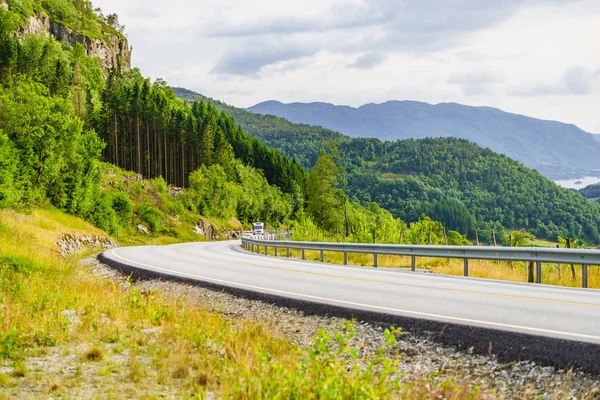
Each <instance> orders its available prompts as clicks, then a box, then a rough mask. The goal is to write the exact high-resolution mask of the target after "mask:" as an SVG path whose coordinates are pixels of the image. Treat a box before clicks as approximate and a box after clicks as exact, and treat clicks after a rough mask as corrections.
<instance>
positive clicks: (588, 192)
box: [578, 183, 600, 201]
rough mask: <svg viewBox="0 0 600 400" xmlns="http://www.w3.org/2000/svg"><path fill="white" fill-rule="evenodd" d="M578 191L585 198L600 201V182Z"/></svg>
mask: <svg viewBox="0 0 600 400" xmlns="http://www.w3.org/2000/svg"><path fill="white" fill-rule="evenodd" d="M578 192H579V193H580V194H581V195H582V196H583V197H585V198H588V199H592V200H596V201H600V183H596V184H594V185H589V186H586V187H584V188H583V189H580V190H579V191H578Z"/></svg>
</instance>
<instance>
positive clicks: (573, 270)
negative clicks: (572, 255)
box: [567, 239, 576, 280]
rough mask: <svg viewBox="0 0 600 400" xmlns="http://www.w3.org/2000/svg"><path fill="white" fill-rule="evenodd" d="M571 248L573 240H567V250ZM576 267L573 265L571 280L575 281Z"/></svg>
mask: <svg viewBox="0 0 600 400" xmlns="http://www.w3.org/2000/svg"><path fill="white" fill-rule="evenodd" d="M570 248H571V239H567V249H570ZM575 278H576V275H575V265H573V264H571V279H573V280H575Z"/></svg>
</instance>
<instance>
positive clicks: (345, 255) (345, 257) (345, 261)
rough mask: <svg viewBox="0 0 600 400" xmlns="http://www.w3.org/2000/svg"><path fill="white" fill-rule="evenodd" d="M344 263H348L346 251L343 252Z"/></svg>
mask: <svg viewBox="0 0 600 400" xmlns="http://www.w3.org/2000/svg"><path fill="white" fill-rule="evenodd" d="M344 265H348V252H347V251H345V252H344Z"/></svg>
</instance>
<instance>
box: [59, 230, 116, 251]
mask: <svg viewBox="0 0 600 400" xmlns="http://www.w3.org/2000/svg"><path fill="white" fill-rule="evenodd" d="M56 245H57V246H58V251H59V253H60V254H61V255H62V256H68V255H69V254H73V253H76V252H78V251H81V250H84V249H93V248H103V249H112V248H114V247H119V246H118V245H117V244H116V243H115V242H113V241H112V240H110V239H108V238H105V237H100V236H91V235H78V234H73V233H65V234H63V235H62V236H61V238H60V239H59V240H58V242H56Z"/></svg>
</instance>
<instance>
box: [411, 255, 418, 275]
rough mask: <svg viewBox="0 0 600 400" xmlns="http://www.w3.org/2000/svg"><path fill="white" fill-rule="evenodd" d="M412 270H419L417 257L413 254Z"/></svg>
mask: <svg viewBox="0 0 600 400" xmlns="http://www.w3.org/2000/svg"><path fill="white" fill-rule="evenodd" d="M410 270H411V271H412V272H415V271H416V270H417V257H415V256H412V257H411V258H410Z"/></svg>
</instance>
